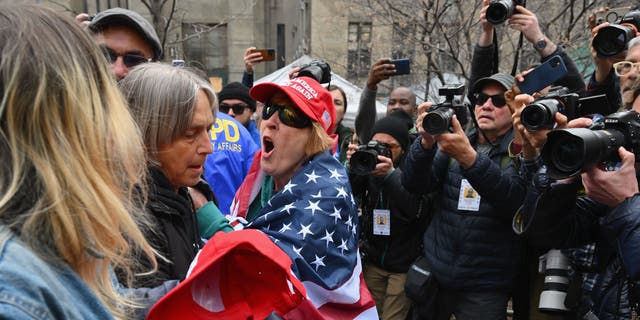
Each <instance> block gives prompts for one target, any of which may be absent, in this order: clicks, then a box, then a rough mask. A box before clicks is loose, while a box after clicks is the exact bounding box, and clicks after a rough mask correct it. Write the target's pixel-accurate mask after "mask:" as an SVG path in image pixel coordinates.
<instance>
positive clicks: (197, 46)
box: [182, 23, 229, 83]
mask: <svg viewBox="0 0 640 320" xmlns="http://www.w3.org/2000/svg"><path fill="white" fill-rule="evenodd" d="M182 39H183V42H182V47H183V52H184V60H185V62H186V64H187V65H189V66H192V67H195V68H198V69H201V70H203V71H205V72H206V73H207V76H209V77H216V78H220V79H221V80H222V83H226V79H227V78H228V76H229V70H228V69H229V64H228V62H227V25H226V24H206V23H183V24H182Z"/></svg>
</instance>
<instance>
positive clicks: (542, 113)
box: [520, 87, 579, 131]
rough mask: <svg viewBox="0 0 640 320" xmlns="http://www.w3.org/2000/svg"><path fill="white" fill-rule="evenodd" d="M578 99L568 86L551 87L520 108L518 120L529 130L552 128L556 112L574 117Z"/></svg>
mask: <svg viewBox="0 0 640 320" xmlns="http://www.w3.org/2000/svg"><path fill="white" fill-rule="evenodd" d="M578 100H579V99H578V94H576V93H571V92H570V91H569V89H568V88H566V87H553V88H551V90H550V91H549V93H547V94H545V95H543V96H540V97H538V98H537V99H536V100H535V101H534V102H532V103H531V104H529V105H527V106H526V107H524V109H522V113H521V114H520V121H522V125H524V127H525V128H527V130H529V131H536V130H543V129H553V127H554V126H555V123H556V121H555V117H556V113H558V112H560V113H562V114H564V115H565V116H567V118H568V119H569V120H572V119H574V118H575V117H576V109H577V105H578Z"/></svg>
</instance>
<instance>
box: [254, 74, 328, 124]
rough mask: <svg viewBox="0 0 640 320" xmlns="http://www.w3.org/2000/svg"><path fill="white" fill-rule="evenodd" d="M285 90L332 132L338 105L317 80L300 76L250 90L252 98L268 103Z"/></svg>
mask: <svg viewBox="0 0 640 320" xmlns="http://www.w3.org/2000/svg"><path fill="white" fill-rule="evenodd" d="M278 91H280V92H283V93H284V94H286V95H287V96H288V97H289V98H290V99H291V101H293V103H294V104H295V105H296V106H298V108H300V110H302V111H303V112H304V114H306V115H307V116H308V117H309V118H311V120H313V121H315V122H318V123H320V124H321V125H322V128H323V129H324V131H326V132H327V134H332V133H333V129H334V128H335V127H336V107H335V106H334V105H333V98H332V97H331V93H329V91H327V89H325V88H324V87H323V86H322V85H320V84H319V83H318V82H317V81H316V80H314V79H312V78H309V77H299V78H294V79H291V80H289V81H288V82H286V83H285V84H283V85H278V84H277V83H273V82H265V83H260V84H257V85H255V86H253V88H251V90H250V91H249V94H250V95H251V97H252V98H254V99H256V100H257V101H260V102H263V103H266V102H267V101H269V99H271V97H272V96H273V95H274V94H275V93H276V92H278Z"/></svg>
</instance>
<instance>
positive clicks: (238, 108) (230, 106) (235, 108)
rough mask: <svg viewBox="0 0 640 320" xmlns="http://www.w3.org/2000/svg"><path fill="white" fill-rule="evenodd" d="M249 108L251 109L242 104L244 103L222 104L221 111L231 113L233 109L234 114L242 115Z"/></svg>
mask: <svg viewBox="0 0 640 320" xmlns="http://www.w3.org/2000/svg"><path fill="white" fill-rule="evenodd" d="M248 107H249V106H248V105H246V104H242V103H238V104H227V103H221V104H220V111H222V112H224V113H229V109H231V110H233V113H234V114H242V113H243V112H244V109H245V108H248Z"/></svg>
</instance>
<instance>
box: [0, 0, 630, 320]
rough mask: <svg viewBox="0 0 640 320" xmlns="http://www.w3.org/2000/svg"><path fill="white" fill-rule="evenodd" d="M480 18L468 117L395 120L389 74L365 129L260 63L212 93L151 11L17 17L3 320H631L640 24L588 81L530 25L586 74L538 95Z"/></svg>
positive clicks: (6, 62) (3, 15)
mask: <svg viewBox="0 0 640 320" xmlns="http://www.w3.org/2000/svg"><path fill="white" fill-rule="evenodd" d="M482 3H483V6H482V10H481V11H480V16H479V21H480V23H479V26H480V30H479V38H478V42H477V44H476V46H475V48H474V52H473V58H472V61H471V66H470V70H471V72H470V79H469V82H468V83H467V85H466V87H467V88H468V90H467V92H466V94H465V93H461V94H460V93H458V92H456V94H458V95H462V96H463V97H462V99H463V100H466V101H469V102H470V105H469V106H466V105H465V104H464V103H460V102H459V101H457V100H455V101H454V100H453V99H449V98H450V97H449V96H450V95H451V93H448V94H447V100H446V101H445V102H424V103H422V104H420V105H418V104H417V103H416V94H415V93H414V92H413V91H412V89H411V88H410V87H396V88H393V90H391V91H390V94H389V96H388V99H387V101H388V102H387V112H386V114H385V115H384V117H382V118H380V119H377V115H376V110H375V102H376V96H377V91H378V86H379V84H380V83H381V82H382V81H385V80H387V79H389V78H390V77H392V76H394V74H395V73H396V70H395V66H394V64H393V63H392V61H391V59H390V58H381V59H378V60H377V61H376V62H374V63H373V64H372V66H371V70H370V73H369V77H368V79H367V83H366V86H365V87H364V88H363V92H362V95H361V99H360V101H358V104H359V105H358V111H357V116H356V121H355V128H354V129H351V128H348V127H346V126H344V125H343V124H342V118H343V116H344V114H345V112H346V110H347V95H346V94H345V92H344V90H343V89H342V88H340V87H338V86H336V85H332V84H326V85H325V84H324V81H323V80H324V78H325V77H323V76H322V75H319V76H318V75H317V74H314V73H312V74H311V75H310V73H309V72H305V71H308V70H305V66H302V67H301V68H295V69H294V70H291V71H290V73H289V75H290V79H289V81H287V82H286V83H280V84H278V83H260V84H257V85H254V83H253V82H254V81H253V80H254V79H253V67H254V66H255V65H256V64H259V63H262V62H263V61H262V59H263V58H262V56H261V55H260V54H259V53H258V52H256V51H255V48H254V47H250V48H247V49H246V51H245V54H244V63H245V70H244V73H243V78H242V81H241V82H230V83H229V84H227V85H225V86H224V87H223V88H222V89H221V91H220V92H215V90H214V89H213V87H212V85H211V83H210V82H209V80H208V78H207V76H206V75H205V74H204V72H203V71H201V70H197V69H192V68H189V67H184V66H174V65H171V64H167V63H164V62H162V60H163V48H162V45H161V42H160V41H159V38H158V36H157V34H156V32H155V31H154V28H153V26H152V25H151V23H149V22H148V21H147V20H146V19H145V18H143V17H142V16H140V15H139V14H137V13H135V12H133V11H130V10H127V9H122V8H112V9H108V10H105V11H102V12H99V13H98V14H96V15H95V16H94V17H90V16H89V15H87V14H80V15H78V16H76V17H75V20H74V19H72V18H71V17H68V16H65V15H64V14H62V13H58V12H55V11H53V10H51V9H47V8H45V7H42V6H35V5H24V4H4V3H3V4H0V158H1V159H0V240H1V241H0V318H9V319H113V318H115V319H144V318H145V317H148V319H164V318H167V317H181V316H187V317H198V318H210V319H218V318H219V319H230V318H233V319H247V318H251V319H401V320H404V319H437V320H448V319H450V318H451V317H452V316H454V317H455V319H460V320H467V319H506V318H507V310H508V309H509V306H511V308H512V309H513V314H512V315H511V317H512V318H513V319H589V320H591V319H601V320H607V319H634V318H635V317H637V313H638V308H639V307H640V231H639V230H640V210H639V208H640V203H639V202H640V196H639V194H640V191H639V190H640V187H639V183H638V172H639V171H638V170H640V167H638V166H637V165H636V156H640V139H639V138H638V135H640V77H639V75H640V31H638V30H639V29H640V11H633V10H632V11H629V12H628V13H627V14H626V15H625V16H624V18H623V20H622V22H621V24H620V25H619V26H618V25H616V27H619V29H624V28H626V29H624V30H631V31H629V32H631V33H633V36H631V37H629V36H628V35H625V37H627V38H629V39H627V38H624V39H623V40H624V41H623V42H624V43H623V44H624V46H623V48H622V49H621V50H620V52H618V53H616V54H613V55H603V53H602V52H601V51H602V50H599V49H600V48H595V45H594V44H593V42H592V57H593V62H594V71H593V73H592V74H591V75H588V77H587V80H588V81H587V82H586V83H585V81H584V80H583V78H584V77H583V76H582V75H581V74H580V73H579V71H578V68H577V67H576V64H575V63H574V61H573V60H572V58H571V56H570V55H569V54H568V53H567V52H566V51H565V50H564V49H563V48H562V47H561V46H559V45H556V44H555V43H553V42H552V41H551V40H550V38H549V37H548V36H547V35H545V33H544V31H543V30H542V29H541V27H540V25H539V23H538V18H537V16H536V15H535V14H534V13H533V12H531V11H530V10H528V9H526V8H524V7H522V6H520V5H517V6H515V7H514V13H513V14H512V15H510V16H509V17H507V18H508V19H506V20H507V22H506V23H507V24H508V27H509V28H510V29H512V30H517V31H520V32H521V33H522V35H523V38H524V39H526V40H527V41H528V42H529V43H530V44H531V45H532V46H533V48H534V49H535V50H536V52H537V53H538V54H539V55H540V65H542V66H544V65H547V64H549V63H552V62H553V63H557V64H561V65H562V66H564V68H565V69H566V71H565V73H564V74H562V76H560V77H558V78H557V80H555V81H554V82H553V83H544V85H543V86H541V87H544V88H542V89H540V90H537V91H536V92H535V93H532V94H529V93H523V92H521V90H520V88H521V87H522V85H523V84H525V83H526V82H527V81H528V80H531V78H532V77H533V75H535V74H536V71H537V70H536V69H535V67H536V66H533V67H532V68H527V70H523V71H522V72H521V73H519V74H514V75H512V74H508V73H505V72H500V70H498V66H497V64H496V63H495V62H496V61H497V55H498V52H497V46H496V45H495V43H494V41H495V39H496V37H495V33H496V32H499V30H498V28H496V25H495V23H497V22H496V21H493V20H494V18H495V17H493V16H492V15H495V12H491V9H490V1H489V0H483V1H482ZM611 26H612V25H611V23H609V22H604V23H601V24H598V25H595V24H593V25H592V26H591V27H592V35H593V36H594V38H595V37H597V36H598V35H599V34H600V35H602V34H605V33H606V32H605V31H603V30H607V29H606V28H608V27H611ZM609 31H610V30H609ZM629 32H627V34H629ZM617 40H619V41H618V42H616V43H615V44H618V45H619V42H620V39H619V38H618V39H617ZM488 62H490V63H488ZM318 66H321V64H318V65H315V67H318ZM320 70H321V72H322V73H323V74H324V73H328V72H330V71H329V70H328V69H323V68H322V67H320ZM449 90H454V89H451V88H450V89H449ZM593 97H596V98H602V97H606V98H607V99H606V100H605V99H601V100H598V101H604V102H602V103H601V105H598V106H597V110H595V111H596V112H594V110H592V109H593V108H592V109H590V111H589V112H586V111H584V110H583V109H581V105H580V103H581V101H586V99H589V98H593ZM532 108H537V109H532ZM585 108H586V107H585ZM531 110H534V111H531ZM540 110H543V111H544V112H543V113H540ZM535 112H538V113H535ZM532 113H535V115H537V116H538V117H537V118H536V117H535V116H532ZM532 117H533V118H532ZM541 119H544V121H546V123H545V125H541V126H537V127H532V126H531V125H530V124H529V122H530V121H534V120H535V121H537V120H541ZM436 127H437V128H436ZM435 129H443V130H435ZM638 161H640V160H638ZM265 241H267V242H268V245H267V244H265ZM267 252H269V253H267ZM540 261H546V266H545V268H542V269H546V272H547V273H546V274H543V273H541V272H539V270H538V269H539V264H540ZM541 264H542V265H545V263H541ZM542 271H545V270H542ZM545 275H546V277H545ZM243 279H251V280H246V281H243ZM267 283H268V284H267ZM236 288H237V289H236Z"/></svg>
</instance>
